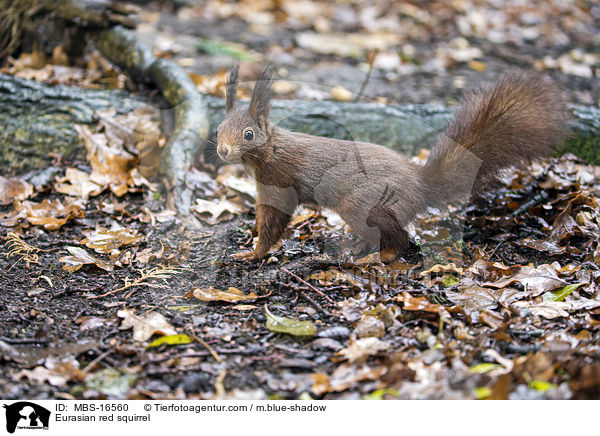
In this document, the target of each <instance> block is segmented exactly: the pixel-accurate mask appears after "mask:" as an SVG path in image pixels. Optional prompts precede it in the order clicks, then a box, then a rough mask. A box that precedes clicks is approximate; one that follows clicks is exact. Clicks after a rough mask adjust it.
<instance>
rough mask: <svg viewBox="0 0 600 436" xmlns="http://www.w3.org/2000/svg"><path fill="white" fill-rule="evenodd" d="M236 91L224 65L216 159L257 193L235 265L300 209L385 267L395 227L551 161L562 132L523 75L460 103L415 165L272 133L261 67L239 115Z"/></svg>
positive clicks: (554, 103)
mask: <svg viewBox="0 0 600 436" xmlns="http://www.w3.org/2000/svg"><path fill="white" fill-rule="evenodd" d="M237 83H238V68H237V67H233V68H232V70H231V72H230V74H229V78H228V82H227V101H226V112H227V114H226V117H225V119H224V120H223V122H222V123H221V124H220V125H219V127H218V129H217V141H218V147H217V153H218V154H219V156H220V157H221V159H223V160H224V161H226V162H241V163H242V164H243V165H244V167H245V168H246V170H247V171H248V172H250V173H251V174H252V175H253V177H254V178H255V180H256V183H257V191H258V196H257V202H256V231H257V233H258V244H257V246H256V248H255V249H254V250H253V251H249V252H244V253H238V254H236V255H234V257H235V258H237V259H249V260H254V259H261V258H263V257H265V256H266V254H267V253H268V251H269V249H270V248H271V247H272V246H273V245H274V244H275V243H276V242H277V241H278V240H279V239H280V238H281V236H282V234H283V232H284V230H285V228H286V226H287V225H288V223H289V221H290V218H291V216H292V214H293V212H294V210H295V209H296V207H297V206H298V205H300V204H308V205H318V206H320V207H325V208H329V209H332V210H334V211H335V212H337V213H338V214H339V215H340V216H341V217H342V219H344V221H345V222H346V223H347V224H348V225H349V226H350V228H351V229H352V230H353V231H354V232H356V233H357V234H358V235H359V236H360V237H361V238H363V239H365V240H366V241H368V242H369V243H371V244H372V245H374V246H376V245H377V244H379V247H378V248H379V251H380V255H381V259H382V260H383V261H390V260H393V259H395V258H396V257H398V256H399V255H400V254H402V253H403V251H404V250H405V249H406V248H407V246H408V242H409V239H408V234H407V232H406V231H405V230H404V229H405V227H406V225H408V224H409V223H410V222H411V221H412V220H413V219H414V218H415V216H416V215H417V214H418V213H421V212H424V211H426V210H427V209H429V208H439V207H443V206H445V205H446V204H448V203H449V202H452V201H456V200H460V199H463V200H464V199H468V198H472V197H479V196H481V195H482V194H484V193H485V192H487V190H489V189H490V188H491V187H493V186H494V185H496V184H497V183H498V181H499V178H500V176H501V174H502V170H503V169H506V168H510V167H519V166H524V165H525V164H527V163H528V162H529V161H530V160H532V159H536V158H539V157H544V156H547V155H549V154H551V153H552V151H553V150H555V148H556V147H557V146H558V145H559V143H560V142H561V140H562V139H563V138H564V137H565V134H566V127H565V125H566V121H567V111H566V108H565V104H564V101H563V99H562V98H561V93H560V92H559V90H558V89H557V88H556V87H555V86H554V85H553V84H552V83H550V82H549V81H547V80H546V79H545V78H543V77H540V76H537V75H535V74H532V73H518V72H512V73H507V74H505V75H504V76H502V78H500V80H499V81H498V82H497V83H495V84H494V85H493V86H490V87H487V88H481V89H478V90H475V91H472V92H471V93H470V94H468V95H467V96H466V97H464V98H463V99H462V101H461V102H460V105H459V106H458V108H457V109H456V111H455V112H454V117H453V119H452V120H451V121H450V123H449V124H448V126H447V128H446V130H445V132H444V133H442V134H440V135H439V137H438V138H437V140H436V142H435V144H434V146H433V148H432V150H431V153H430V156H429V159H428V160H427V163H426V164H425V165H424V166H418V165H415V164H413V163H412V162H410V161H409V160H408V159H407V158H405V157H403V156H401V155H399V154H398V153H396V152H394V151H393V150H391V149H389V148H386V147H383V146H380V145H376V144H370V143H364V142H354V141H346V140H339V139H332V138H324V137H318V136H311V135H306V134H303V133H296V132H291V131H288V130H285V129H283V128H281V127H278V126H276V125H273V124H272V123H270V122H269V107H270V100H271V97H272V87H271V83H272V78H271V74H270V72H269V68H268V67H267V68H266V69H265V70H264V71H263V73H262V74H261V75H260V77H259V78H258V81H257V82H256V85H255V86H254V91H253V93H252V98H251V101H250V105H249V106H248V107H242V106H240V105H239V104H238V102H237V98H236V93H237Z"/></svg>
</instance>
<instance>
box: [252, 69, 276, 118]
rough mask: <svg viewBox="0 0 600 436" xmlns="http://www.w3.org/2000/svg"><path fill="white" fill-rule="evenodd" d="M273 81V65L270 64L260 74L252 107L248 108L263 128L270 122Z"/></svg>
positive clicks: (255, 86)
mask: <svg viewBox="0 0 600 436" xmlns="http://www.w3.org/2000/svg"><path fill="white" fill-rule="evenodd" d="M272 83H273V78H272V77H271V66H270V65H269V66H267V68H265V69H264V71H263V72H262V73H261V74H260V76H259V77H258V80H257V81H256V84H255V85H254V91H252V99H251V100H250V108H249V109H248V110H249V112H250V116H251V117H252V118H253V119H254V121H256V123H257V124H258V125H259V126H261V127H262V128H263V129H264V128H266V126H267V124H268V122H269V106H270V104H271V96H272V95H273V88H272V86H271V85H272Z"/></svg>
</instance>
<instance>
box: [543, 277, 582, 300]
mask: <svg viewBox="0 0 600 436" xmlns="http://www.w3.org/2000/svg"><path fill="white" fill-rule="evenodd" d="M585 284H587V283H585V282H584V283H573V284H572V285H567V286H563V287H562V288H560V289H556V290H554V291H550V292H546V293H545V294H544V297H543V298H544V301H564V299H565V298H567V297H568V296H569V294H570V293H571V292H573V291H574V290H575V289H577V288H578V287H580V286H582V285H585Z"/></svg>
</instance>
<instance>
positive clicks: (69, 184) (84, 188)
mask: <svg viewBox="0 0 600 436" xmlns="http://www.w3.org/2000/svg"><path fill="white" fill-rule="evenodd" d="M56 182H57V183H56V185H55V186H54V188H55V189H56V190H57V191H58V192H60V193H61V194H66V195H72V196H75V197H82V198H88V197H89V196H90V195H91V196H95V195H98V194H100V193H101V192H102V191H104V187H103V186H100V185H98V184H97V183H95V182H93V181H92V180H91V175H90V174H88V173H86V172H83V171H81V170H78V169H76V168H67V171H66V174H65V176H64V177H60V178H57V179H56Z"/></svg>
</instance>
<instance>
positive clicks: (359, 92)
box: [354, 49, 379, 102]
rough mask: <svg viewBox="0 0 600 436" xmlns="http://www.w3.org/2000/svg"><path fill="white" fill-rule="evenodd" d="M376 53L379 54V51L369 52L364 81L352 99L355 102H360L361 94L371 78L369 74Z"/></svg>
mask: <svg viewBox="0 0 600 436" xmlns="http://www.w3.org/2000/svg"><path fill="white" fill-rule="evenodd" d="M378 52H379V50H377V49H375V50H373V51H371V52H369V54H368V55H367V62H369V71H367V75H366V76H365V80H363V83H362V85H360V90H359V91H358V94H357V95H356V98H355V99H354V101H355V102H357V101H358V100H360V98H361V97H362V94H363V92H364V91H365V88H366V87H367V84H368V83H369V79H370V78H371V72H372V71H373V63H374V62H375V57H376V56H377V53H378Z"/></svg>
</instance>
